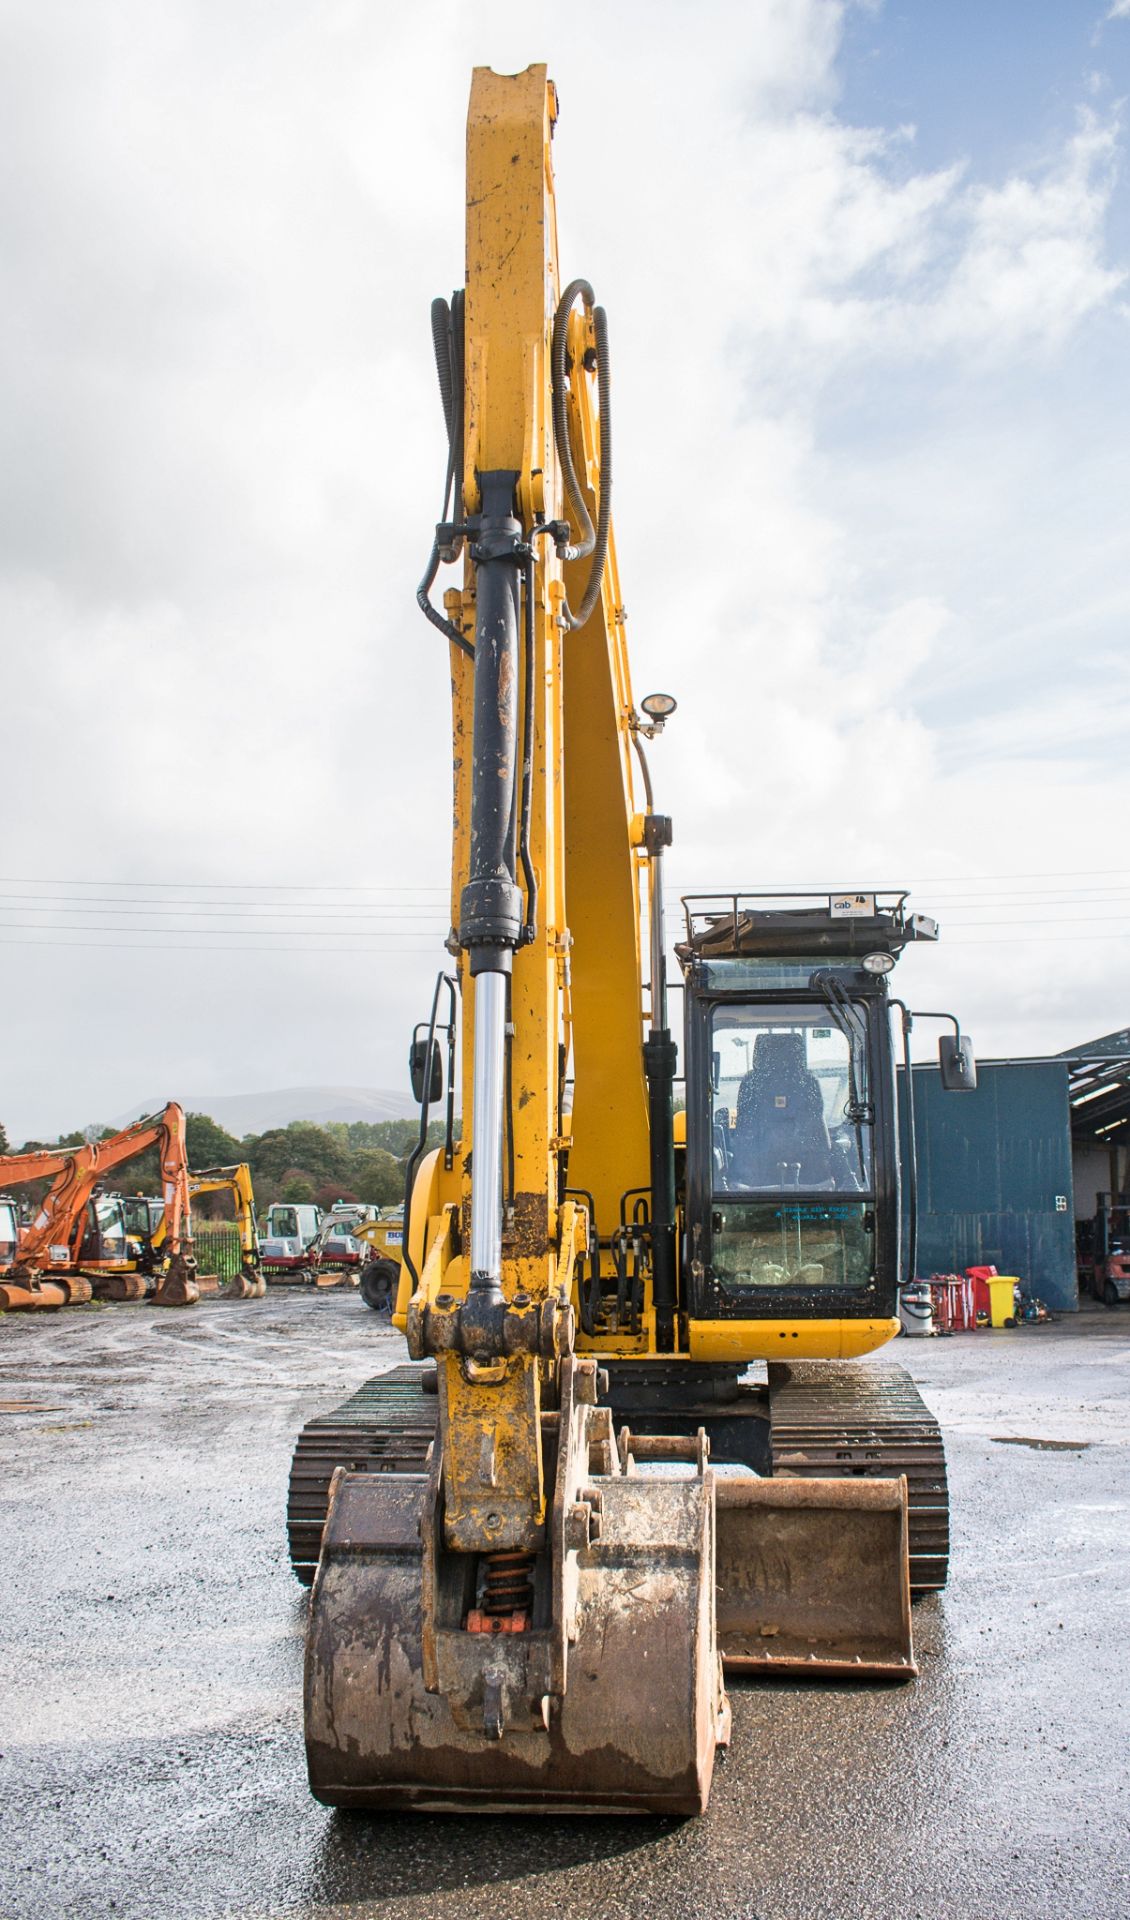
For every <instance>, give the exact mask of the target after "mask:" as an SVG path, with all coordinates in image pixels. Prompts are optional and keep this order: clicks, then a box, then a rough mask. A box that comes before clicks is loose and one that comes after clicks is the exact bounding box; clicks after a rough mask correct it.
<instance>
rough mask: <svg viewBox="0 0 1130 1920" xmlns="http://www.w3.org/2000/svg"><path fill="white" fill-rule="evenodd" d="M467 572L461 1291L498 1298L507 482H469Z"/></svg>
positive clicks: (511, 888) (510, 713) (514, 667)
mask: <svg viewBox="0 0 1130 1920" xmlns="http://www.w3.org/2000/svg"><path fill="white" fill-rule="evenodd" d="M479 479H480V487H481V492H482V513H481V514H480V516H479V518H478V524H477V527H476V531H475V536H474V539H473V542H472V545H471V558H472V560H473V562H474V565H475V609H476V611H475V694H474V742H473V766H472V774H471V823H470V824H471V833H470V841H471V851H470V871H469V876H468V880H467V884H466V886H465V887H464V888H463V893H462V897H461V899H460V903H459V943H460V945H461V946H462V947H463V948H464V949H465V951H466V953H467V955H468V959H469V963H470V971H471V976H472V978H473V980H474V982H475V1052H474V1075H473V1089H474V1091H473V1099H474V1173H473V1177H472V1181H471V1291H472V1292H473V1293H489V1294H493V1295H495V1296H497V1298H499V1299H501V1297H502V1144H503V1126H504V1116H505V1107H506V1099H505V1093H506V997H507V977H508V975H509V973H510V970H511V967H512V965H513V959H514V949H515V948H516V947H517V946H518V944H519V941H520V940H521V935H522V896H521V892H520V890H519V888H518V886H517V884H516V881H515V877H514V832H515V821H516V806H517V794H518V789H517V776H518V680H519V663H518V646H519V641H518V612H519V601H520V569H521V566H522V562H523V558H524V552H525V549H524V546H523V541H522V528H521V523H520V522H519V521H518V520H516V519H515V518H514V490H515V487H516V485H517V480H518V476H517V474H516V473H511V472H505V471H499V472H489V473H483V474H481V475H480V476H479Z"/></svg>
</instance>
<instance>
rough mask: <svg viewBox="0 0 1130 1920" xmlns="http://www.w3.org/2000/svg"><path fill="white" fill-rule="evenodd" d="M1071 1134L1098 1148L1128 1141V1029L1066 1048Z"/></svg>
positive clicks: (1129, 1059)
mask: <svg viewBox="0 0 1130 1920" xmlns="http://www.w3.org/2000/svg"><path fill="white" fill-rule="evenodd" d="M1058 1058H1059V1059H1061V1060H1063V1061H1065V1062H1066V1065H1067V1078H1068V1099H1069V1100H1070V1102H1071V1131H1072V1133H1073V1134H1074V1135H1075V1136H1076V1138H1077V1139H1084V1140H1096V1141H1098V1142H1099V1144H1100V1145H1106V1144H1115V1143H1121V1142H1123V1141H1125V1140H1127V1139H1128V1138H1130V1027H1122V1028H1120V1029H1119V1030H1118V1031H1117V1032H1116V1033H1104V1034H1102V1035H1101V1036H1100V1038H1099V1039H1097V1040H1085V1041H1084V1042H1083V1043H1082V1045H1081V1046H1078V1047H1065V1048H1064V1051H1063V1052H1062V1053H1061V1054H1060V1055H1059V1056H1058Z"/></svg>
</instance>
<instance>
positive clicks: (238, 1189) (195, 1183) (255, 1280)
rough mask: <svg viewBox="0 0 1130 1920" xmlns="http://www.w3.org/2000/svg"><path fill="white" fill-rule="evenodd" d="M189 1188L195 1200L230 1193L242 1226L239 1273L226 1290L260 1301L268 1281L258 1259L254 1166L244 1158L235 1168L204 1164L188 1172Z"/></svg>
mask: <svg viewBox="0 0 1130 1920" xmlns="http://www.w3.org/2000/svg"><path fill="white" fill-rule="evenodd" d="M188 1191H189V1193H190V1195H191V1196H192V1198H193V1199H194V1200H195V1198H196V1196H197V1194H198V1193H228V1194H230V1195H231V1201H232V1210H233V1212H234V1214H235V1224H236V1226H237V1227H238V1229H239V1272H238V1274H236V1275H235V1277H234V1278H233V1280H232V1281H231V1283H230V1285H229V1286H228V1288H227V1292H228V1294H229V1296H230V1298H232V1299H233V1300H261V1299H262V1298H263V1296H264V1294H265V1293H266V1291H267V1280H266V1276H265V1274H264V1272H263V1268H262V1263H261V1261H260V1258H259V1229H258V1227H257V1226H256V1224H255V1192H254V1189H253V1187H252V1185H251V1168H250V1167H249V1166H248V1164H247V1162H246V1161H245V1160H240V1161H239V1162H238V1163H237V1164H236V1165H235V1166H233V1167H201V1168H199V1170H198V1171H197V1172H195V1173H193V1172H191V1171H190V1172H189V1176H188Z"/></svg>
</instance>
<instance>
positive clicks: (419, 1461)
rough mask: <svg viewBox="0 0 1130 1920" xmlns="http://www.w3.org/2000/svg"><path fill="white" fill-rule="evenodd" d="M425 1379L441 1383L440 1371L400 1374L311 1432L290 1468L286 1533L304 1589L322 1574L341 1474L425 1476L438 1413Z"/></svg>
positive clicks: (374, 1385) (368, 1387)
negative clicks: (334, 1488) (329, 1511)
mask: <svg viewBox="0 0 1130 1920" xmlns="http://www.w3.org/2000/svg"><path fill="white" fill-rule="evenodd" d="M425 1377H427V1378H428V1379H430V1381H431V1382H434V1380H435V1369H434V1367H431V1366H427V1365H425V1366H404V1367H393V1368H392V1370H391V1372H389V1373H382V1374H380V1375H379V1376H378V1377H377V1378H376V1379H375V1380H366V1382H365V1384H364V1386H363V1387H361V1388H360V1389H359V1390H358V1392H356V1393H355V1394H353V1395H352V1397H351V1398H350V1399H348V1400H346V1401H344V1402H343V1403H342V1405H341V1406H340V1407H335V1408H334V1410H333V1412H332V1413H326V1414H322V1415H320V1416H319V1418H318V1419H316V1420H310V1421H308V1422H307V1424H306V1426H304V1427H303V1429H302V1432H301V1433H300V1435H299V1437H298V1444H297V1446H296V1447H295V1450H294V1460H293V1462H292V1464H291V1469H290V1488H289V1491H288V1495H287V1507H286V1532H287V1541H288V1544H289V1546H290V1564H291V1566H292V1567H293V1568H294V1571H295V1573H296V1575H297V1576H298V1578H299V1580H301V1582H302V1584H303V1586H304V1587H308V1586H310V1585H312V1583H313V1579H314V1574H315V1572H316V1570H317V1566H318V1555H319V1553H320V1552H321V1546H322V1527H323V1525H324V1524H325V1518H326V1508H327V1506H328V1504H329V1497H330V1481H331V1480H332V1478H333V1475H334V1470H335V1468H337V1467H347V1468H349V1469H350V1470H352V1471H357V1472H363V1473H422V1472H423V1468H424V1462H425V1460H426V1458H427V1453H428V1448H429V1447H430V1446H431V1443H432V1441H433V1439H434V1438H435V1430H436V1416H437V1413H438V1402H437V1400H436V1397H435V1394H434V1392H433V1393H427V1392H425V1391H424V1388H423V1385H422V1382H423V1380H424V1379H425Z"/></svg>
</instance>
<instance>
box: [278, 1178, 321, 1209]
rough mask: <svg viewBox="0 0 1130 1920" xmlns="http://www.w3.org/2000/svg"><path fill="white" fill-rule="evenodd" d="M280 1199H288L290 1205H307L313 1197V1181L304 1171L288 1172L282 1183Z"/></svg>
mask: <svg viewBox="0 0 1130 1920" xmlns="http://www.w3.org/2000/svg"><path fill="white" fill-rule="evenodd" d="M279 1198H280V1200H289V1201H290V1203H291V1205H292V1206H295V1207H302V1206H308V1205H309V1204H310V1203H311V1202H312V1201H313V1198H314V1183H313V1181H312V1180H309V1179H307V1177H306V1175H305V1174H304V1173H288V1174H287V1176H286V1178H285V1179H284V1181H283V1183H282V1192H281V1194H280V1195H279Z"/></svg>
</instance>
